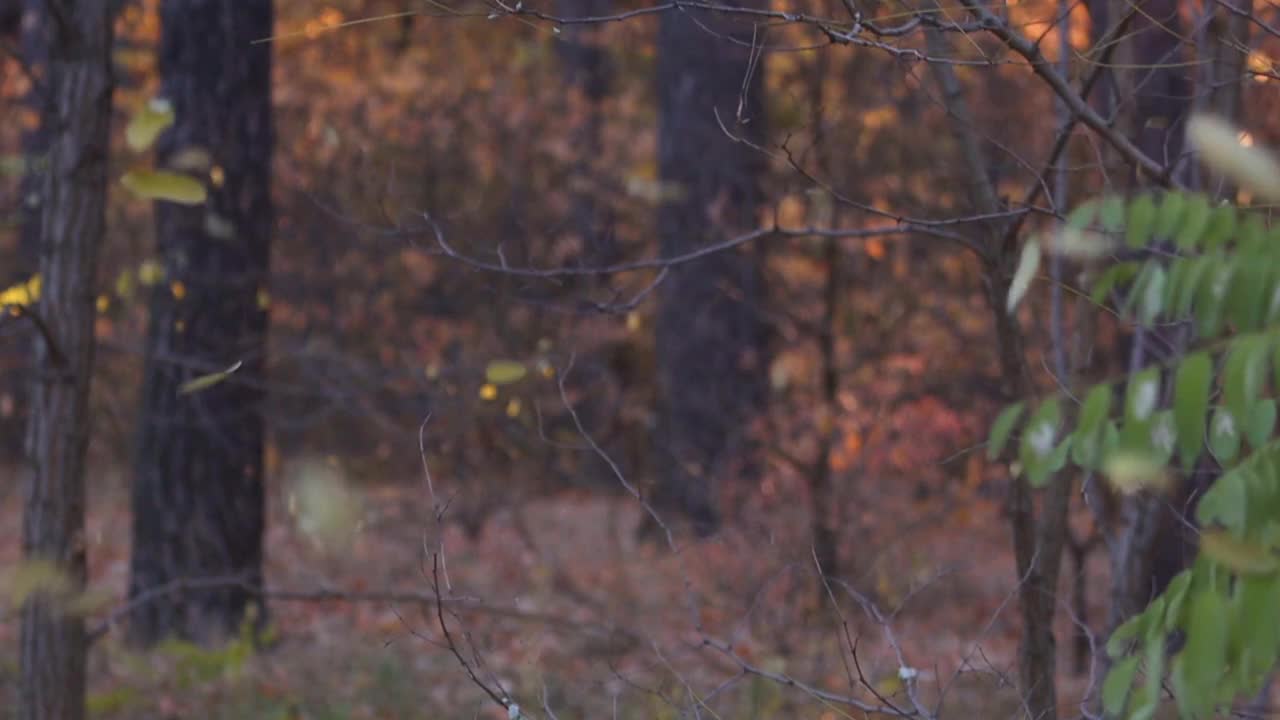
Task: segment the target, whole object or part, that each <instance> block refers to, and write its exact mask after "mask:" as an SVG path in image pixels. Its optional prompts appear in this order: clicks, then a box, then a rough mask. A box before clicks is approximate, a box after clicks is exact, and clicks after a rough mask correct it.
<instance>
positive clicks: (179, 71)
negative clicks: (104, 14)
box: [129, 0, 273, 644]
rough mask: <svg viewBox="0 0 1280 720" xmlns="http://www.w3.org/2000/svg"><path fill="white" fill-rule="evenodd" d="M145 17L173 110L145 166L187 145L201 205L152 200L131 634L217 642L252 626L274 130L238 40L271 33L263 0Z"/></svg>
mask: <svg viewBox="0 0 1280 720" xmlns="http://www.w3.org/2000/svg"><path fill="white" fill-rule="evenodd" d="M160 16H161V23H162V32H163V35H162V39H161V43H160V72H161V76H162V83H163V85H162V87H163V90H162V92H163V95H164V97H166V98H167V99H168V100H169V101H170V102H172V103H173V107H174V111H175V113H176V124H175V125H174V127H173V128H171V129H170V130H169V131H168V132H167V133H166V134H165V136H164V137H163V138H162V139H161V142H160V145H159V146H158V151H159V158H160V161H161V162H162V163H168V162H169V161H171V160H172V159H173V158H175V156H176V155H177V153H180V152H184V151H188V150H191V149H193V148H201V149H204V150H205V151H207V152H208V153H209V155H210V157H211V158H212V165H211V167H210V169H209V174H208V184H209V191H210V192H209V199H208V201H207V203H206V204H205V205H203V206H198V207H188V206H180V205H175V204H171V203H165V202H160V203H157V206H156V224H157V236H158V239H159V245H160V248H159V250H160V254H161V255H162V257H163V262H164V266H165V269H166V272H167V277H168V281H169V282H168V284H163V285H160V286H157V287H156V288H155V290H154V293H153V295H152V298H151V320H150V327H149V330H148V342H147V356H146V375H145V382H144V388H143V400H142V415H141V420H140V427H139V439H138V448H137V458H136V468H135V475H134V483H133V514H134V525H133V557H132V565H131V568H130V580H129V595H130V598H132V599H133V600H135V601H137V602H138V603H139V607H138V609H137V611H136V612H135V613H134V615H133V617H132V621H131V623H130V636H131V638H132V639H133V641H135V642H137V643H142V644H147V643H152V642H155V641H157V640H159V639H161V638H163V637H164V636H166V635H168V634H176V635H178V636H180V637H184V638H188V639H192V640H195V641H198V642H217V641H218V640H219V639H221V638H222V637H224V636H226V635H227V634H229V633H233V632H235V631H236V630H237V629H238V627H239V625H240V623H241V621H242V618H243V617H244V615H245V612H246V610H247V609H248V608H249V607H255V608H257V610H258V618H259V620H260V621H261V619H262V618H263V615H262V613H261V610H262V609H263V608H262V607H261V605H260V602H259V601H258V599H257V598H256V597H255V595H254V594H253V592H252V590H251V588H252V586H256V585H259V584H260V583H261V579H262V556H263V548H262V537H263V527H264V504H265V496H264V491H263V477H262V474H263V470H262V465H263V442H264V438H263V435H264V421H263V403H264V400H265V393H264V391H263V390H262V385H261V382H262V370H263V357H264V355H265V352H266V339H267V338H266V333H267V313H266V308H265V305H264V304H263V303H260V302H259V297H260V293H262V292H264V291H265V287H266V282H267V272H268V260H269V252H268V250H269V242H270V236H271V230H272V207H271V200H270V189H269V185H268V180H269V176H270V162H271V153H272V146H273V129H272V124H271V101H270V78H271V55H270V45H269V44H267V43H261V44H252V41H254V40H256V39H259V38H264V37H267V36H269V35H270V34H271V32H272V18H273V15H272V6H271V2H270V0H168V1H167V2H165V3H163V4H162V5H161V9H160ZM235 362H240V363H242V365H241V367H240V368H239V370H238V372H236V373H235V374H234V375H232V376H230V377H229V379H227V380H226V381H225V382H222V383H220V384H218V385H215V386H213V387H210V388H208V389H206V390H204V391H201V392H198V393H193V394H185V395H184V394H179V392H178V390H179V386H180V385H181V384H182V383H183V382H185V381H186V380H189V379H190V378H191V377H193V376H196V375H200V374H203V373H207V372H210V371H214V370H220V369H223V368H226V367H228V366H230V365H232V364H233V363H235ZM217 580H227V581H234V582H229V583H224V584H221V585H216V586H214V584H215V583H216V581H217ZM175 586H182V587H181V588H178V589H175ZM197 586H198V587H197ZM166 588H167V589H169V590H172V591H166Z"/></svg>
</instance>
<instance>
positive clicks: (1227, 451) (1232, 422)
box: [1209, 408, 1240, 465]
mask: <svg viewBox="0 0 1280 720" xmlns="http://www.w3.org/2000/svg"><path fill="white" fill-rule="evenodd" d="M1209 450H1210V451H1212V452H1213V456H1214V457H1215V458H1217V460H1218V462H1220V463H1222V464H1224V465H1225V464H1227V463H1230V462H1231V461H1232V460H1235V459H1236V455H1238V454H1240V421H1239V420H1237V419H1236V418H1235V416H1234V415H1232V413H1231V411H1230V410H1228V409H1227V408H1218V410H1217V412H1215V413H1214V414H1213V422H1211V423H1210V424H1209Z"/></svg>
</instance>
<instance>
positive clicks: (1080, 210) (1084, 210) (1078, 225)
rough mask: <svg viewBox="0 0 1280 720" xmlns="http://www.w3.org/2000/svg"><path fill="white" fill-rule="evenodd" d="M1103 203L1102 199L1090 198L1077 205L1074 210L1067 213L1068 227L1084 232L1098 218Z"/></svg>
mask: <svg viewBox="0 0 1280 720" xmlns="http://www.w3.org/2000/svg"><path fill="white" fill-rule="evenodd" d="M1102 203H1103V201H1102V200H1101V199H1100V198H1090V199H1088V200H1086V201H1084V202H1082V203H1080V204H1079V205H1077V206H1076V207H1075V209H1074V210H1072V211H1071V212H1069V213H1067V218H1066V220H1067V227H1071V228H1075V229H1077V230H1084V229H1085V228H1087V227H1089V226H1090V225H1092V224H1093V221H1094V220H1096V219H1097V218H1098V210H1099V209H1100V208H1101V206H1102Z"/></svg>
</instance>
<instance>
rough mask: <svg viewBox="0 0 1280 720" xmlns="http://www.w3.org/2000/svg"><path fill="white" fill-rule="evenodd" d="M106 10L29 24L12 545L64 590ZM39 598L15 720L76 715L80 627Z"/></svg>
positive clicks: (29, 620)
mask: <svg viewBox="0 0 1280 720" xmlns="http://www.w3.org/2000/svg"><path fill="white" fill-rule="evenodd" d="M109 5H110V4H109V3H104V2H98V1H91V2H90V1H79V0H58V1H56V2H55V1H53V0H50V2H47V3H44V8H43V11H42V12H41V13H40V17H38V18H36V21H37V22H38V23H39V27H41V28H43V32H44V33H45V35H44V46H45V47H46V48H47V49H48V66H47V71H46V77H45V83H46V89H47V94H46V95H45V96H44V97H43V98H42V99H43V102H42V105H41V106H42V109H43V114H44V118H43V123H42V124H43V126H44V127H46V128H49V129H51V130H52V132H51V133H50V137H49V140H50V142H49V144H48V146H47V148H48V159H47V170H46V172H45V174H44V182H43V192H42V193H41V195H42V202H43V204H42V206H41V207H42V212H41V222H40V237H39V247H40V263H39V269H40V276H41V286H42V287H41V292H40V298H39V301H38V302H37V303H36V305H35V308H34V310H31V311H30V319H31V320H32V322H33V323H34V324H35V325H36V327H37V329H38V336H39V341H38V342H36V343H35V345H34V347H35V354H34V361H33V367H34V368H35V369H36V380H35V382H34V383H33V384H32V388H31V416H30V420H29V425H28V427H27V457H28V461H29V463H30V472H29V474H28V476H27V478H26V482H25V489H24V490H25V492H24V497H25V506H24V513H23V529H22V546H23V552H24V554H25V557H26V560H27V562H28V563H45V564H48V565H51V566H52V567H53V568H56V569H57V572H58V573H59V575H60V576H63V577H65V578H66V579H67V580H68V581H69V585H70V588H71V589H72V590H73V591H74V590H75V589H78V588H80V587H82V586H83V585H84V583H85V576H86V562H85V537H84V526H85V454H86V450H87V447H88V442H89V388H90V379H91V375H92V371H93V359H94V352H93V346H94V339H93V325H94V300H95V296H94V291H93V287H94V273H95V270H96V268H97V259H98V252H99V248H100V246H101V244H102V238H103V234H104V227H105V224H106V213H105V208H106V194H107V190H106V187H107V147H108V139H109V136H110V121H111V95H112V78H111V56H110V50H111V39H112V15H111V12H110V10H109ZM59 599H60V598H59V597H57V596H55V594H53V593H52V591H50V592H43V593H36V594H35V595H33V596H31V597H30V598H28V601H27V602H26V604H25V605H24V607H23V611H22V628H21V635H22V638H21V650H20V663H21V691H20V704H19V710H18V717H19V718H22V720H37V719H40V720H43V719H46V718H47V719H50V720H55V719H56V720H76V719H77V718H82V717H84V714H85V706H84V702H85V644H86V643H85V631H84V622H83V620H82V619H81V618H80V617H78V616H77V615H75V614H74V613H69V612H65V608H64V607H60V605H59Z"/></svg>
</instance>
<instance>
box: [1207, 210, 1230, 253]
mask: <svg viewBox="0 0 1280 720" xmlns="http://www.w3.org/2000/svg"><path fill="white" fill-rule="evenodd" d="M1235 231H1236V208H1235V206H1234V205H1219V206H1218V207H1216V208H1214V209H1213V210H1212V212H1210V214H1209V225H1208V227H1206V228H1205V231H1204V239H1203V246H1204V249H1206V250H1214V249H1217V248H1218V247H1220V246H1221V245H1223V244H1225V243H1226V242H1227V240H1230V239H1231V236H1232V234H1233V233H1235Z"/></svg>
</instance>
